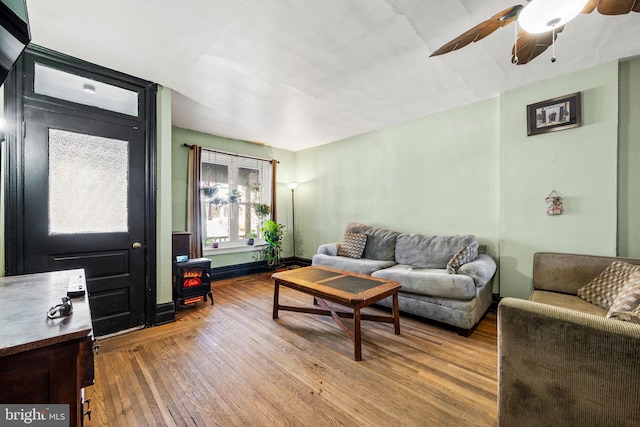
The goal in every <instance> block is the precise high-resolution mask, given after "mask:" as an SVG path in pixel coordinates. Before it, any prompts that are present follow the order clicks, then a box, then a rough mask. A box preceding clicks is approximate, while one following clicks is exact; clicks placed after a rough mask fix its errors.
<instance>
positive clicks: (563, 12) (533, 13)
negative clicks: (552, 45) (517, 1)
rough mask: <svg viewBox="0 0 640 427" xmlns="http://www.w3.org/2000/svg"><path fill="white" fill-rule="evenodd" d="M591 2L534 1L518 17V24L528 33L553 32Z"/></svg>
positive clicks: (586, 0)
mask: <svg viewBox="0 0 640 427" xmlns="http://www.w3.org/2000/svg"><path fill="white" fill-rule="evenodd" d="M588 1H589V0H563V1H558V0H532V1H531V3H529V4H528V5H526V6H525V7H524V9H522V11H521V12H520V15H519V16H518V24H520V26H521V27H522V29H523V30H525V31H526V32H527V33H531V34H539V33H546V32H547V31H551V30H552V29H553V28H558V27H561V26H563V25H565V24H566V23H567V22H569V21H571V20H572V19H573V18H575V17H576V16H578V14H579V13H580V12H582V10H583V9H584V7H585V5H586V4H587V2H588Z"/></svg>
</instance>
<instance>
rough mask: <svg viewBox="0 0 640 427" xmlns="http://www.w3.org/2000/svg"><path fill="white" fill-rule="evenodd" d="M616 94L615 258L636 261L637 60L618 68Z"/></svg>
mask: <svg viewBox="0 0 640 427" xmlns="http://www.w3.org/2000/svg"><path fill="white" fill-rule="evenodd" d="M619 94H620V95H619V97H620V100H619V105H620V123H619V132H620V133H619V150H618V155H619V163H618V164H619V169H618V254H619V255H620V256H627V257H631V258H640V221H638V218H640V192H639V191H638V183H640V168H638V167H637V165H640V120H638V118H640V58H639V59H635V60H633V61H627V62H623V63H621V64H620V90H619ZM634 165H635V167H634Z"/></svg>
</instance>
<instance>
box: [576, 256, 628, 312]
mask: <svg viewBox="0 0 640 427" xmlns="http://www.w3.org/2000/svg"><path fill="white" fill-rule="evenodd" d="M636 271H640V268H639V267H638V266H637V265H633V264H628V263H626V262H622V261H614V262H612V263H611V265H610V266H609V267H607V268H606V269H605V270H604V271H603V272H602V273H600V274H599V275H598V276H596V277H595V278H593V279H592V280H591V281H590V282H589V283H587V284H586V285H584V286H583V287H581V288H580V289H578V296H579V297H580V298H582V299H583V300H585V301H589V302H590V303H592V304H595V305H597V306H598V307H602V308H604V309H605V310H609V309H610V308H611V306H612V305H613V301H614V300H615V299H616V297H617V296H618V294H619V293H620V291H621V290H622V288H623V287H624V282H625V281H626V280H627V279H628V278H629V276H630V275H631V274H633V273H635V272H636Z"/></svg>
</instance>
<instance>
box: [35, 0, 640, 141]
mask: <svg viewBox="0 0 640 427" xmlns="http://www.w3.org/2000/svg"><path fill="white" fill-rule="evenodd" d="M517 3H518V2H515V1H513V0H482V1H478V0H180V1H175V0H155V1H152V0H135V1H131V0H108V1H104V0H103V1H96V0H27V7H28V11H29V17H30V21H31V31H32V35H33V41H32V42H33V43H35V44H38V45H41V46H45V47H48V48H51V49H54V50H57V51H59V52H63V53H66V54H69V55H72V56H75V57H78V58H81V59H84V60H87V61H90V62H93V63H96V64H99V65H103V66H106V67H109V68H112V69H115V70H118V71H122V72H125V73H128V74H131V75H134V76H136V77H140V78H144V79H147V80H151V81H154V82H156V83H159V84H161V85H163V86H166V87H169V88H171V89H172V90H173V96H172V114H173V124H174V125H176V126H180V127H183V128H187V129H193V130H198V131H202V132H206V133H211V134H214V135H220V136H225V137H229V138H235V139H240V140H247V141H254V142H261V143H265V144H268V145H271V146H274V147H278V148H284V149H288V150H294V151H297V150H301V149H305V148H309V147H313V146H317V145H321V144H326V143H329V142H332V141H336V140H340V139H343V138H347V137H350V136H354V135H358V134H362V133H365V132H369V131H372V130H376V129H381V128H384V127H388V126H391V125H394V124H397V123H401V122H405V121H407V120H411V119H414V118H418V117H422V116H425V115H428V114H432V113H435V112H438V111H443V110H447V109H451V108H454V107H457V106H460V105H465V104H469V103H472V102H476V101H479V100H482V99H486V98H490V97H494V96H496V95H498V94H499V93H500V92H503V91H505V90H509V89H514V88H517V87H520V86H523V85H526V84H529V83H532V82H534V81H538V80H544V79H547V78H550V77H554V76H558V75H561V74H566V73H569V72H573V71H576V70H580V69H584V68H589V67H593V66H595V65H598V64H602V63H606V62H610V61H612V60H616V59H620V58H629V57H633V56H637V55H640V14H638V13H631V14H629V15H624V16H609V17H607V16H602V15H599V14H598V13H597V12H594V13H592V14H590V15H579V16H578V17H577V18H576V19H575V20H574V21H572V22H570V23H569V24H568V25H567V26H566V27H565V29H564V31H563V32H562V33H561V34H560V35H559V37H558V41H557V44H556V56H557V58H558V60H557V62H555V63H553V64H552V63H551V62H550V57H551V52H550V49H549V50H548V51H547V52H545V53H544V54H542V55H541V56H540V57H538V58H536V59H535V60H533V61H532V62H531V63H529V64H527V65H522V66H515V65H512V64H511V62H510V61H511V47H512V46H513V41H514V25H513V24H512V25H510V26H508V27H505V28H502V29H499V30H498V31H496V32H495V33H494V34H492V35H490V36H489V37H487V38H486V39H484V40H482V41H479V42H478V43H472V44H471V45H469V46H467V47H465V48H464V49H461V50H459V51H456V52H452V53H449V54H446V55H442V56H438V57H433V58H429V55H430V54H431V52H433V51H434V50H435V49H437V48H439V47H440V46H441V45H443V44H444V43H446V42H448V41H449V40H451V39H453V38H454V37H456V36H458V35H460V34H461V33H463V32H464V31H466V30H468V29H470V28H471V27H473V26H475V25H476V24H478V23H480V22H481V21H483V20H485V19H488V18H490V17H491V16H493V15H494V14H496V13H498V12H499V11H501V10H503V9H505V8H507V7H510V6H513V5H514V4H517ZM520 3H524V0H522V1H520ZM560 95H564V94H560V93H559V94H558V96H560Z"/></svg>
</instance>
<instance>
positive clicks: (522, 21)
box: [430, 0, 640, 65]
mask: <svg viewBox="0 0 640 427" xmlns="http://www.w3.org/2000/svg"><path fill="white" fill-rule="evenodd" d="M527 1H528V3H527V4H526V5H525V6H522V5H515V6H512V7H509V8H507V9H505V10H503V11H502V12H500V13H498V14H496V15H493V16H492V17H491V18H489V19H487V20H486V21H484V22H481V23H480V24H478V25H476V26H475V27H473V28H471V29H470V30H469V31H466V32H464V33H463V34H461V35H460V36H458V37H456V38H455V39H453V40H451V41H450V42H449V43H447V44H445V45H444V46H442V47H441V48H440V49H438V50H436V51H435V52H433V53H432V54H431V55H430V56H437V55H442V54H445V53H449V52H453V51H454V50H458V49H461V48H463V47H465V46H466V45H468V44H469V43H471V42H477V41H478V40H482V39H483V38H485V37H487V36H488V35H489V34H491V33H493V32H494V31H496V30H497V29H498V28H501V27H505V26H507V25H509V24H510V23H512V22H513V21H516V20H517V22H518V24H519V26H520V28H521V30H520V31H518V32H517V34H516V36H515V40H516V41H515V44H514V45H513V48H512V49H511V62H512V63H514V64H517V65H524V64H526V63H528V62H529V61H531V60H532V59H534V58H536V57H537V56H538V55H540V54H541V53H542V52H544V51H545V50H547V48H548V47H549V46H552V45H553V42H554V41H555V39H556V38H557V37H558V33H560V32H562V30H563V29H564V25H565V24H566V23H567V22H569V21H571V20H572V19H573V18H575V17H576V16H578V15H579V14H580V13H591V12H593V11H594V10H596V9H597V10H598V13H600V14H602V15H625V14H627V13H630V12H640V0H527ZM516 31H517V27H516ZM555 60H556V58H555V55H553V56H552V58H551V62H555Z"/></svg>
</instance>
